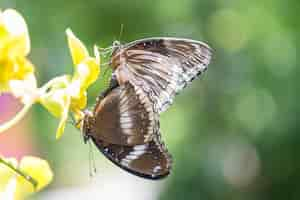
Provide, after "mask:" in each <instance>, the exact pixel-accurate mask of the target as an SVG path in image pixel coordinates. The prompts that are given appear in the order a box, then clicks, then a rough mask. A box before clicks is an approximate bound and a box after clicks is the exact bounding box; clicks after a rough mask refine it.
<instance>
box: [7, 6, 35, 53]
mask: <svg viewBox="0 0 300 200" xmlns="http://www.w3.org/2000/svg"><path fill="white" fill-rule="evenodd" d="M2 23H3V25H4V27H5V29H6V30H7V31H8V33H9V35H10V36H11V37H12V38H14V39H15V40H17V41H18V46H17V47H18V48H17V49H18V54H19V55H22V56H26V55H28V53H29V51H30V39H29V34H28V29H27V24H26V22H25V20H24V19H23V17H22V16H21V15H20V14H19V13H18V12H17V11H16V10H13V9H7V10H5V11H4V12H3V13H2Z"/></svg>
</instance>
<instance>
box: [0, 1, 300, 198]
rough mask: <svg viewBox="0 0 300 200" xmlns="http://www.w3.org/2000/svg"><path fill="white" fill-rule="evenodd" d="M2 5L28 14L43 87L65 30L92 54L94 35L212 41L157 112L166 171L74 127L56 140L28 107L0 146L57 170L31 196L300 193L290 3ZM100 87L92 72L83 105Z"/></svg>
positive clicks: (294, 4) (50, 123)
mask: <svg viewBox="0 0 300 200" xmlns="http://www.w3.org/2000/svg"><path fill="white" fill-rule="evenodd" d="M0 7H1V8H2V9H4V8H15V9H17V10H18V11H19V12H20V13H21V14H22V15H23V16H24V18H25V19H26V21H27V23H28V26H29V30H30V36H31V44H32V51H31V55H30V57H31V59H32V61H33V63H34V64H35V65H36V67H37V77H38V80H39V83H40V84H43V83H45V82H46V81H47V80H49V79H51V78H52V77H54V76H58V75H61V74H64V73H71V72H72V63H71V58H70V55H69V52H68V47H67V42H66V36H65V29H66V28H67V27H70V28H71V29H72V30H73V31H74V33H75V34H76V35H77V36H78V37H79V38H80V39H81V40H82V41H83V42H84V43H85V44H87V45H88V46H89V50H90V51H92V46H93V44H94V43H96V44H98V45H99V46H101V47H107V46H109V45H111V44H112V41H113V40H116V39H120V40H121V41H122V42H123V43H124V42H129V41H132V40H135V39H140V38H144V37H153V36H175V37H186V38H191V39H195V40H201V41H205V42H206V43H208V44H209V45H210V46H211V47H212V48H213V49H214V55H213V59H212V63H211V64H210V66H209V69H208V71H207V73H205V75H203V76H202V77H201V78H200V79H197V80H195V81H194V82H193V84H191V85H190V86H189V87H187V89H185V90H184V91H183V92H182V93H181V94H180V95H178V96H177V97H176V100H175V103H174V105H173V106H172V107H171V108H170V109H169V110H168V111H167V112H166V113H164V114H163V115H162V116H161V128H162V133H163V138H164V140H165V142H166V144H167V145H168V148H169V151H170V152H171V153H172V154H173V157H174V165H173V170H172V173H171V174H170V176H169V177H168V178H166V179H164V180H162V181H157V182H154V181H147V180H143V179H141V178H137V177H134V176H132V175H129V174H127V173H126V172H123V171H122V170H120V169H119V168H117V167H115V166H114V165H113V164H111V163H110V162H109V161H108V160H106V159H105V158H104V157H103V156H102V155H101V154H100V153H99V152H98V151H97V149H96V148H94V147H92V149H91V148H90V147H89V145H85V144H84V143H83V140H82V136H81V133H80V132H79V131H78V130H76V129H75V128H74V127H73V126H72V125H68V127H67V129H66V131H65V134H64V136H63V138H62V139H61V140H59V141H56V140H55V130H56V126H57V125H58V121H57V120H56V119H54V118H53V117H52V116H50V115H49V114H48V113H47V112H46V111H45V110H44V109H43V108H42V107H40V106H34V109H33V110H32V112H31V113H30V115H28V116H27V117H26V119H25V120H23V121H22V123H21V124H19V125H18V126H16V127H14V128H13V129H11V130H10V131H9V132H8V133H6V134H2V135H1V136H0V151H1V152H2V153H3V154H5V155H7V156H17V157H21V156H22V155H24V154H32V155H38V156H41V157H43V158H45V159H47V160H48V161H49V162H50V164H51V166H52V168H53V169H54V173H55V179H54V182H53V183H52V184H51V185H50V186H49V187H48V188H47V189H46V190H44V191H43V192H41V193H39V194H37V195H35V196H33V197H31V198H30V199H32V200H40V199H41V200H52V199H58V200H59V199H64V200H67V199H130V200H134V199H149V200H150V199H160V200H171V199H172V200H175V199H202V200H215V199H218V200H220V199H224V200H225V199H230V200H233V199H234V200H250V199H256V200H260V199H263V200H266V199H272V200H274V199H280V200H281V199H294V200H297V199H300V189H299V188H300V182H299V178H300V158H299V156H298V155H299V150H300V135H299V134H300V123H299V114H300V106H299V99H298V98H299V95H300V94H299V89H300V84H299V78H298V75H299V74H298V73H300V70H299V68H298V67H297V65H298V62H297V50H296V47H297V46H298V45H299V40H297V37H299V33H300V30H299V29H300V24H299V10H300V4H299V2H298V0H289V1H281V0H264V1H261V0H252V1H233V0H185V1H182V0H151V1H148V0H144V1H140V0H139V1H138V0H136V1H121V0H119V1H118V0H105V1H104V0H86V1H82V0H72V1H68V0H65V1H61V0H51V1H34V0H26V1H24V0H1V2H0ZM121 24H123V25H124V30H123V33H122V34H121V36H120V29H121V28H120V27H121ZM102 72H103V71H102ZM0 73H1V72H0ZM104 83H105V79H104V78H100V80H99V81H98V82H97V83H96V84H95V85H94V86H93V87H92V88H91V89H90V90H89V103H90V105H91V106H92V105H93V103H94V102H95V98H96V96H97V94H99V92H100V91H101V90H102V89H103V87H104V86H103V85H104ZM17 109H19V107H18V105H16V103H15V102H14V100H12V99H11V97H9V96H4V97H1V106H0V111H1V120H2V121H3V120H5V119H7V118H8V116H12V113H13V112H15V111H16V110H17ZM90 151H93V152H94V153H93V155H94V160H95V163H96V167H97V173H96V175H94V176H93V177H92V178H91V177H90V176H89V171H90V170H89V168H90V166H91V164H89V163H90V162H89V160H91V158H90V157H91V154H90V153H89V152H90Z"/></svg>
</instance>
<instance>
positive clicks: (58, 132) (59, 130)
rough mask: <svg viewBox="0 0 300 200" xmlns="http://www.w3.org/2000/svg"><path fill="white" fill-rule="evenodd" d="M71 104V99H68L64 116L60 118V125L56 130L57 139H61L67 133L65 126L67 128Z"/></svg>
mask: <svg viewBox="0 0 300 200" xmlns="http://www.w3.org/2000/svg"><path fill="white" fill-rule="evenodd" d="M70 104H71V99H70V97H69V98H67V104H66V106H65V108H64V110H63V113H62V116H61V118H60V122H59V125H58V127H57V130H56V139H59V138H60V137H61V136H62V135H63V133H64V131H65V126H66V122H67V119H68V114H69V108H70Z"/></svg>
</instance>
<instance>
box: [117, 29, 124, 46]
mask: <svg viewBox="0 0 300 200" xmlns="http://www.w3.org/2000/svg"><path fill="white" fill-rule="evenodd" d="M123 31H124V24H121V28H120V34H119V38H118V41H120V43H121V37H122V35H123Z"/></svg>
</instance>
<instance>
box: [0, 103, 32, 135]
mask: <svg viewBox="0 0 300 200" xmlns="http://www.w3.org/2000/svg"><path fill="white" fill-rule="evenodd" d="M32 105H33V104H32V103H29V104H26V105H24V107H23V108H22V110H21V111H20V112H18V113H17V114H16V115H15V116H14V118H13V119H11V120H9V121H8V122H5V123H4V124H3V125H0V133H2V132H4V131H6V130H7V129H9V128H10V127H12V126H13V125H15V124H16V123H18V122H19V121H20V120H21V119H22V118H23V117H24V116H25V114H26V113H27V112H28V111H29V109H30V108H31V106H32Z"/></svg>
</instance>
